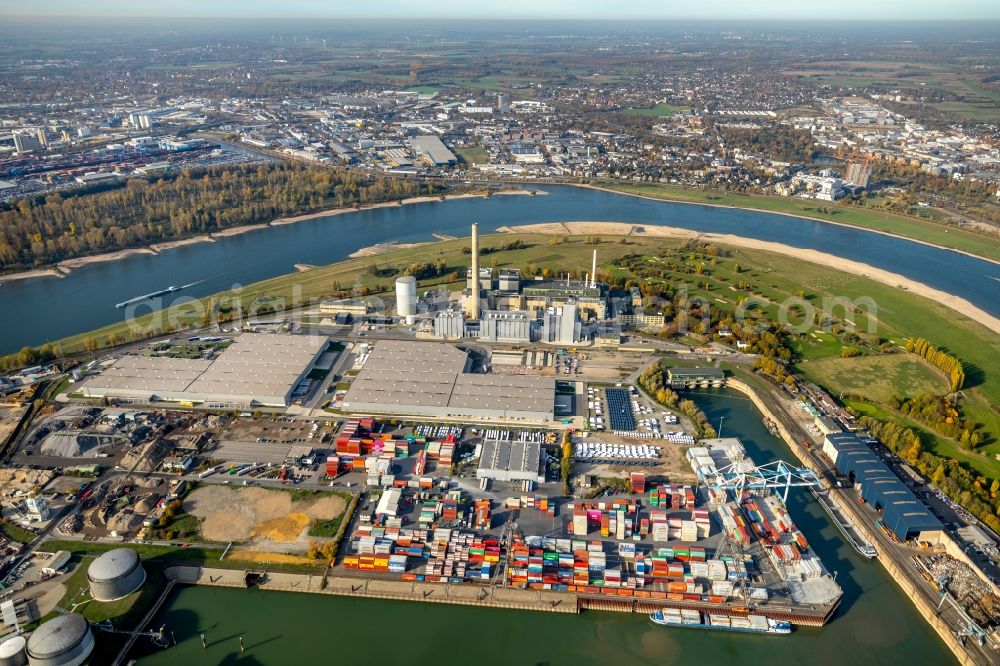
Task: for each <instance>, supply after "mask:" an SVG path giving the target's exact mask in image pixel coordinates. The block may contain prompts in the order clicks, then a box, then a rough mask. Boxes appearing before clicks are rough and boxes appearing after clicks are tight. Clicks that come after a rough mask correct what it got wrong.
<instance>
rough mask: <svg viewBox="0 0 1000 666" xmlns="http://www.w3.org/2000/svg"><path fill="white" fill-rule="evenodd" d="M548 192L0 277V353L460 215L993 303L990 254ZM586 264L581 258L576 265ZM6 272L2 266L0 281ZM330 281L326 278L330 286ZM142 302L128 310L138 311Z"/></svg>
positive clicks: (445, 224) (417, 208) (427, 235)
mask: <svg viewBox="0 0 1000 666" xmlns="http://www.w3.org/2000/svg"><path fill="white" fill-rule="evenodd" d="M544 189H545V190H546V191H548V192H549V194H548V195H547V196H537V197H527V196H498V197H493V198H491V199H489V200H483V199H459V200H454V201H448V202H433V203H426V204H419V205H413V206H390V207H386V208H376V209H370V210H365V211H360V212H356V213H350V214H347V215H337V216H333V217H326V218H316V219H312V220H306V221H303V222H299V223H297V224H290V225H285V226H278V227H272V228H269V229H265V230H261V231H253V232H250V233H246V234H242V235H238V236H231V237H228V238H221V239H219V240H218V241H217V242H215V243H198V244H195V245H187V246H184V247H180V248H175V249H173V250H168V251H164V252H163V253H161V254H160V255H159V256H152V255H145V254H140V255H134V256H131V257H127V258H125V259H122V260H121V261H113V262H108V263H101V264H91V265H89V266H84V267H82V268H79V269H75V270H73V272H72V273H70V275H69V277H66V278H63V279H59V278H52V277H46V278H37V279H32V280H20V281H6V283H5V284H3V286H0V313H3V320H4V322H6V323H7V325H6V326H0V354H4V353H9V352H11V351H15V350H17V349H19V348H21V347H22V346H23V345H34V344H41V343H43V342H46V341H50V340H57V339H59V338H63V337H66V336H69V335H73V334H76V333H81V332H83V331H88V330H92V329H95V328H99V327H101V326H105V325H107V324H112V323H114V322H117V321H121V320H122V319H123V318H124V316H125V315H124V312H123V311H122V310H116V309H115V304H116V303H121V302H123V301H126V300H128V299H130V298H134V297H136V296H141V295H142V294H148V293H151V292H155V291H158V290H160V289H165V288H166V287H169V286H171V285H183V284H188V283H198V284H196V285H195V286H193V287H191V288H189V289H185V290H184V291H182V292H178V293H177V294H174V295H171V296H164V297H161V298H158V299H155V300H154V302H153V303H154V305H155V306H156V307H164V306H166V305H169V304H170V303H171V302H173V300H174V299H175V298H178V297H189V296H190V297H199V296H206V295H208V294H212V293H216V292H219V291H224V290H227V289H230V288H231V287H232V286H233V285H234V284H243V285H246V284H250V283H252V282H256V281H259V280H263V279H266V278H271V277H275V276H277V275H284V274H286V273H291V272H293V271H294V270H295V269H294V266H295V264H296V263H306V264H315V265H323V264H329V263H332V262H335V261H338V260H341V259H344V258H345V257H347V256H348V255H349V254H351V253H352V252H354V251H355V250H358V249H360V248H363V247H369V246H372V245H376V244H378V243H383V242H386V241H390V240H395V241H399V242H415V241H429V240H433V236H432V235H431V234H433V233H434V232H441V233H444V234H448V235H453V236H467V235H468V234H469V224H470V223H471V222H474V221H478V222H479V223H480V228H481V229H482V231H483V232H484V233H485V232H490V231H494V230H496V229H497V228H498V227H500V226H503V225H518V224H533V223H540V222H565V221H572V220H608V221H621V222H634V223H637V224H648V225H656V224H659V225H666V226H674V227H681V228H685V229H693V230H695V231H704V232H716V233H726V234H735V235H737V236H744V237H747V238H758V239H761V240H766V241H776V242H779V243H784V244H787V245H793V246H796V247H803V248H813V249H817V250H820V251H823V252H826V253H828V254H831V255H834V256H839V257H845V258H848V259H853V260H855V261H860V262H862V263H865V264H869V265H871V266H875V267H878V268H883V269H885V270H888V271H891V272H893V273H898V274H900V275H904V276H906V277H909V278H913V279H915V280H917V281H919V282H923V283H925V284H928V285H930V286H932V287H935V288H937V289H941V290H942V291H944V292H946V293H950V294H955V295H957V296H961V297H962V298H965V299H967V300H969V301H971V302H973V303H974V304H976V305H977V306H979V307H980V308H982V309H984V310H986V311H988V312H990V313H992V314H994V315H1000V299H997V297H996V281H1000V266H998V265H996V264H993V263H990V262H987V261H983V260H981V259H974V258H972V257H968V256H965V255H962V254H959V253H957V252H952V251H950V250H939V249H935V248H932V247H928V246H926V245H920V244H918V243H913V242H910V241H905V240H901V239H898V238H891V237H888V236H883V235H879V234H874V233H871V232H866V231H862V230H859V229H853V228H849V227H842V226H838V225H832V224H826V223H823V222H815V221H811V220H804V219H800V218H793V217H789V216H785V215H774V214H771V213H762V212H756V211H746V210H739V209H730V208H713V207H709V206H692V205H685V204H675V203H669V202H663V201H651V200H648V199H640V198H637V197H629V196H623V195H618V194H611V193H608V192H602V191H597V190H586V189H581V188H574V187H569V186H547V187H545V188H544ZM580 269H581V270H584V269H586V267H585V266H581V267H580ZM3 282H5V281H4V279H3V276H0V283H3ZM331 288H332V287H331ZM145 311H146V310H142V311H141V312H138V313H137V314H142V313H143V312H145Z"/></svg>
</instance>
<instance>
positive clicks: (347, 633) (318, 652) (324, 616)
mask: <svg viewBox="0 0 1000 666" xmlns="http://www.w3.org/2000/svg"><path fill="white" fill-rule="evenodd" d="M697 401H698V403H699V404H700V405H701V407H702V409H703V410H704V411H705V413H706V414H707V415H708V416H709V418H710V419H711V420H712V423H713V424H715V425H718V423H719V419H720V418H723V430H724V432H723V434H724V435H732V436H736V435H739V436H740V438H741V439H742V440H743V443H744V444H745V446H746V448H747V450H748V451H749V453H750V454H751V455H752V456H753V457H754V459H755V460H757V461H758V462H759V463H764V462H768V461H771V460H775V459H778V458H781V459H784V460H787V461H789V462H793V461H794V460H795V459H794V458H793V456H792V454H791V452H790V451H789V450H788V448H787V447H786V446H785V444H784V443H783V442H781V441H780V440H778V439H776V438H775V437H772V436H771V435H770V434H769V433H768V432H767V430H766V429H765V428H764V426H763V424H762V423H761V415H760V413H759V412H758V411H757V410H756V408H755V407H754V406H753V404H752V403H751V402H750V401H748V400H746V399H745V398H743V397H741V396H740V395H739V394H737V393H733V392H730V391H727V390H719V391H713V392H706V393H699V394H697ZM788 504H789V510H790V511H791V513H792V517H793V518H794V519H795V521H796V523H797V524H798V525H799V527H800V528H801V529H802V531H803V533H804V534H805V535H806V537H807V539H808V540H809V542H810V544H811V546H812V547H813V548H815V549H816V551H817V552H818V553H819V555H820V556H821V557H822V559H823V561H824V562H825V563H826V565H827V567H828V568H829V569H830V570H832V571H837V580H838V582H839V583H840V585H841V586H842V587H843V589H844V599H843V602H842V604H841V607H840V609H839V611H838V612H837V615H836V617H835V618H834V619H833V621H832V622H831V623H830V624H829V625H827V626H826V627H823V628H822V629H815V628H799V629H797V630H796V631H795V633H794V634H792V635H791V636H787V637H781V636H750V635H741V634H726V633H721V632H710V631H701V630H694V629H666V628H662V627H657V626H655V625H653V624H651V623H650V622H649V621H648V620H647V619H646V618H645V617H643V616H640V615H630V614H625V613H599V612H592V611H587V612H584V613H582V614H580V615H556V614H546V613H531V612H523V611H512V610H494V609H483V608H466V607H462V606H444V605H440V606H439V605H433V604H417V603H402V602H390V601H381V600H359V599H349V598H343V597H326V596H319V595H309V594H296V593H291V592H288V593H286V592H262V591H260V590H230V589H214V588H208V587H190V588H183V589H179V590H177V591H175V592H174V596H173V598H172V599H170V600H169V601H168V603H167V604H166V606H165V607H164V609H163V610H162V611H161V612H160V614H159V616H158V617H156V618H155V619H154V620H153V623H152V624H153V626H159V625H160V624H166V626H167V627H168V629H169V630H170V631H171V632H173V635H174V636H175V638H176V640H177V643H178V644H177V646H175V647H171V648H169V649H167V650H164V651H157V652H153V653H147V656H145V657H143V658H142V659H140V661H139V664H140V666H159V665H163V666H172V665H174V664H185V666H201V665H203V664H204V665H208V664H260V665H262V666H271V665H274V666H281V665H283V664H291V663H295V664H301V665H312V664H330V663H344V664H360V663H376V662H378V663H413V664H426V663H439V664H458V663H469V664H482V665H489V664H497V665H502V666H508V665H510V664H547V665H552V666H557V665H560V664H573V665H579V664H658V665H662V664H723V663H732V664H761V663H781V664H810V665H814V666H824V665H830V666H843V665H844V664H845V663H846V664H851V665H855V664H880V665H889V664H905V665H907V666H911V665H912V664H945V663H951V662H952V661H953V660H952V657H951V655H950V653H949V652H948V651H947V648H945V646H944V644H943V643H941V641H940V640H939V639H938V638H937V636H936V634H934V632H933V631H932V630H931V629H930V628H929V627H928V626H927V625H926V623H924V621H923V620H922V618H921V617H920V616H919V615H918V614H917V612H916V611H915V610H914V609H913V606H912V604H911V603H910V601H909V599H908V598H907V597H906V596H905V595H904V594H903V593H902V592H901V591H900V589H899V587H898V586H897V585H896V584H895V583H894V582H893V581H892V580H891V579H889V577H888V576H887V575H886V573H885V570H884V569H882V567H881V566H880V565H879V564H878V563H876V562H873V561H869V560H865V559H863V558H861V557H859V556H858V555H857V554H855V553H854V551H853V550H852V549H851V548H850V547H849V546H848V545H847V544H846V543H845V542H844V541H843V538H842V537H841V535H840V532H838V531H837V529H836V527H834V526H833V525H832V524H831V523H830V522H829V520H828V519H827V517H826V514H825V513H823V511H822V509H821V508H820V507H819V506H818V505H817V504H816V502H815V501H814V500H813V499H812V496H811V495H809V493H808V492H807V491H805V490H793V491H792V495H791V496H790V497H789V502H788ZM201 633H204V634H205V636H206V640H207V642H208V648H207V649H204V648H202V646H201V642H200V640H199V634H201ZM240 636H243V637H244V641H245V644H246V648H247V650H246V652H245V653H241V652H240V649H239V637H240ZM144 649H145V648H144Z"/></svg>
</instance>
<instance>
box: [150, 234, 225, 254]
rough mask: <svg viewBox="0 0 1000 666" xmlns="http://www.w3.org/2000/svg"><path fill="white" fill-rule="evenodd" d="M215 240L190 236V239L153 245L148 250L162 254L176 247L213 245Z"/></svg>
mask: <svg viewBox="0 0 1000 666" xmlns="http://www.w3.org/2000/svg"><path fill="white" fill-rule="evenodd" d="M214 242H215V239H214V238H212V237H211V236H209V235H208V234H205V235H203V236H192V237H191V238H182V239H181V240H175V241H166V242H164V243H153V244H152V245H150V246H149V247H150V249H151V250H153V251H154V252H162V251H163V250H173V249H174V248H176V247H184V246H185V245H194V244H195V243H214Z"/></svg>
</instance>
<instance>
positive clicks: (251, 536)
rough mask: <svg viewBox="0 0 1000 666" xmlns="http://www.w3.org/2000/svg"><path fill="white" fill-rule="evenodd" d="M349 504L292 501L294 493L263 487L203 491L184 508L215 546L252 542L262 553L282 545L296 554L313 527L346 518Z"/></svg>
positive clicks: (325, 499) (334, 499)
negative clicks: (318, 521)
mask: <svg viewBox="0 0 1000 666" xmlns="http://www.w3.org/2000/svg"><path fill="white" fill-rule="evenodd" d="M345 506H346V502H345V501H344V499H343V498H341V497H338V496H336V495H323V496H320V497H316V498H308V499H305V500H300V501H296V502H293V501H292V496H291V494H290V493H287V492H284V491H282V490H267V489H264V488H227V487H224V486H215V485H211V486H204V487H201V488H198V489H197V490H195V491H194V492H193V493H191V495H190V496H189V497H188V498H187V500H186V501H185V503H184V509H185V511H187V513H190V514H191V515H193V516H195V517H197V518H199V519H201V535H202V536H203V537H204V538H206V539H209V540H211V541H237V542H246V541H253V543H254V544H255V545H256V546H258V547H261V548H262V549H263V550H269V548H268V546H269V545H270V546H272V547H273V545H275V544H282V545H284V546H290V547H291V549H293V550H299V549H303V550H304V549H305V548H306V547H307V546H308V541H309V539H308V534H307V533H308V529H309V526H310V525H311V524H312V523H313V522H314V521H317V520H330V519H332V518H336V517H337V516H339V515H340V514H341V513H343V511H344V508H345Z"/></svg>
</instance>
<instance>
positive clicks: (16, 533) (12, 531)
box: [0, 520, 36, 543]
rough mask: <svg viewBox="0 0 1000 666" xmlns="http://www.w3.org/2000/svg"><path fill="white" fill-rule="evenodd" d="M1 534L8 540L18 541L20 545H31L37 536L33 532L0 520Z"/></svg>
mask: <svg viewBox="0 0 1000 666" xmlns="http://www.w3.org/2000/svg"><path fill="white" fill-rule="evenodd" d="M0 532H2V533H3V535H4V536H5V537H7V538H8V539H11V540H12V541H17V542H18V543H31V542H32V541H34V540H35V536H36V534H35V533H34V532H32V531H31V530H26V529H24V528H23V527H21V526H20V525H16V524H15V523H12V522H10V521H9V520H0Z"/></svg>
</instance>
